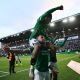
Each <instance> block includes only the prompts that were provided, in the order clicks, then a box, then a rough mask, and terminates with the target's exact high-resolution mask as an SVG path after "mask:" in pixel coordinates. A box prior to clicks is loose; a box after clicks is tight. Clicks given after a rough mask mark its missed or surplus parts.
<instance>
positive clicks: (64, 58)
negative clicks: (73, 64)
mask: <svg viewBox="0 0 80 80" xmlns="http://www.w3.org/2000/svg"><path fill="white" fill-rule="evenodd" d="M75 57H76V56H73V57H68V58H64V59H61V60H58V62H62V61H64V60H68V59H72V58H75Z"/></svg>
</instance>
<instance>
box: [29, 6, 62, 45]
mask: <svg viewBox="0 0 80 80" xmlns="http://www.w3.org/2000/svg"><path fill="white" fill-rule="evenodd" d="M56 10H63V6H62V5H61V6H58V7H56V8H52V9H50V10H48V11H47V12H45V13H44V14H43V15H42V16H40V17H39V18H38V20H37V23H36V25H35V27H34V31H33V32H32V33H31V36H30V39H29V43H30V45H31V46H32V45H33V44H34V42H35V41H37V40H35V39H36V36H37V35H39V34H41V35H44V36H45V38H46V40H49V41H50V38H49V37H48V36H47V33H46V31H47V28H48V27H49V23H50V22H51V19H52V13H53V12H54V11H56ZM32 42H33V43H32Z"/></svg>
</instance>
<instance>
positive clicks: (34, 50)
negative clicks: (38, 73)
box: [32, 45, 39, 59]
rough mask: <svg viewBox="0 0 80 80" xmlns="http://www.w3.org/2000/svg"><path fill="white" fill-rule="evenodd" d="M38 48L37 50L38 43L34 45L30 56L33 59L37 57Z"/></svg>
mask: <svg viewBox="0 0 80 80" xmlns="http://www.w3.org/2000/svg"><path fill="white" fill-rule="evenodd" d="M38 50H39V45H35V46H34V49H33V51H32V58H33V59H35V58H36V57H37V54H38Z"/></svg>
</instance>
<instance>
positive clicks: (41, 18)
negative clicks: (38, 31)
mask: <svg viewBox="0 0 80 80" xmlns="http://www.w3.org/2000/svg"><path fill="white" fill-rule="evenodd" d="M56 10H63V5H61V6H58V7H55V8H52V9H50V10H48V11H47V12H45V13H44V14H43V15H42V16H40V17H39V19H38V20H40V21H42V20H44V18H45V17H47V16H49V15H50V14H51V13H53V12H54V11H56Z"/></svg>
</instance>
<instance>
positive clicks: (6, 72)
mask: <svg viewBox="0 0 80 80" xmlns="http://www.w3.org/2000/svg"><path fill="white" fill-rule="evenodd" d="M0 72H2V73H9V72H5V71H0Z"/></svg>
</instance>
